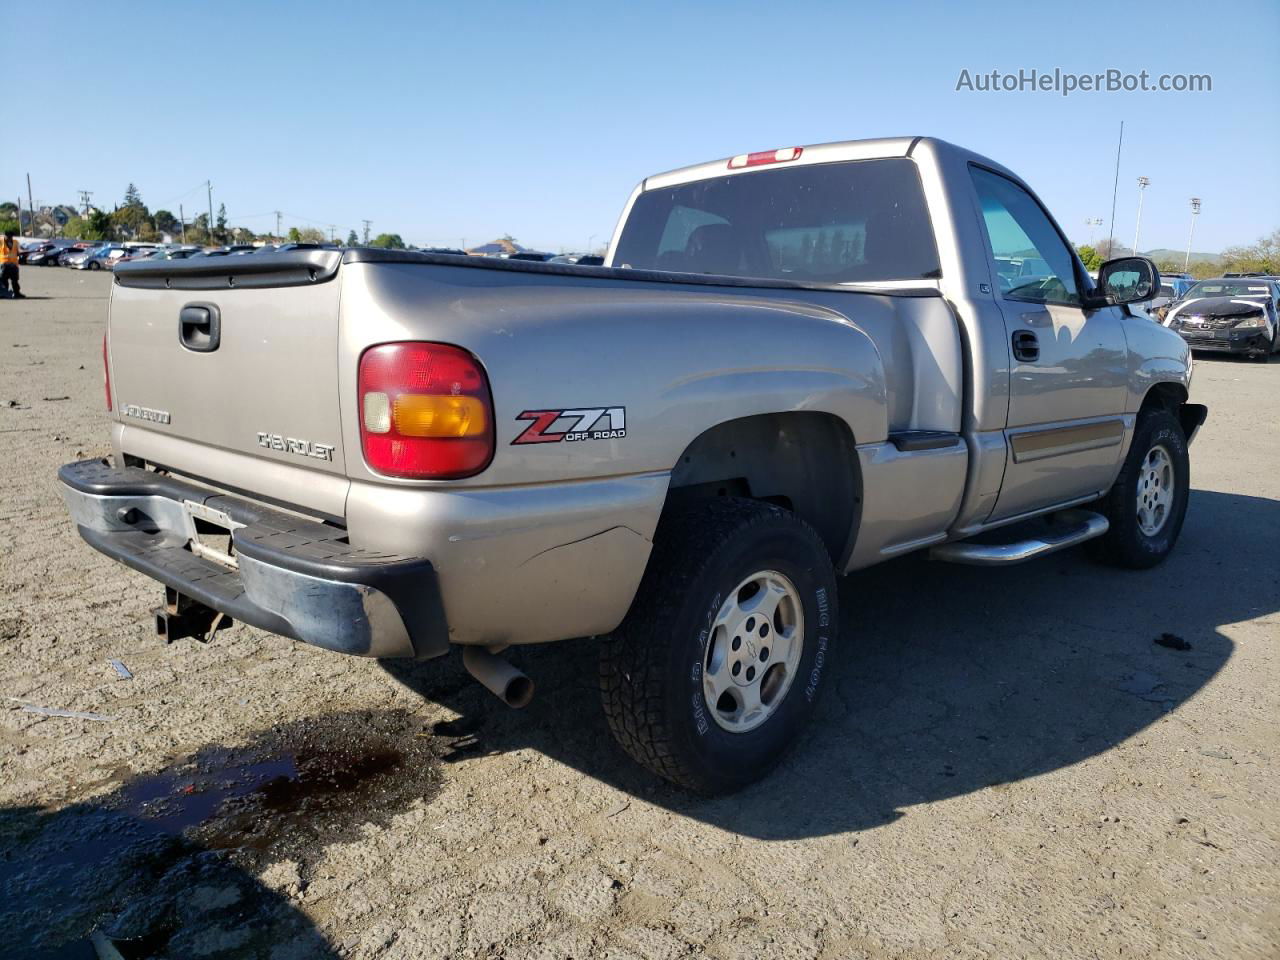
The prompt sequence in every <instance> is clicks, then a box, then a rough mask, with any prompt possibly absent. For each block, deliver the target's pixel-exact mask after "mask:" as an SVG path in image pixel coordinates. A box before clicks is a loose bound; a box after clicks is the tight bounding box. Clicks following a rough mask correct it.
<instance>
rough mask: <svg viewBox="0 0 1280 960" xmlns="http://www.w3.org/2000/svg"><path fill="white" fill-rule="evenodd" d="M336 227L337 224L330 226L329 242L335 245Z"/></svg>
mask: <svg viewBox="0 0 1280 960" xmlns="http://www.w3.org/2000/svg"><path fill="white" fill-rule="evenodd" d="M336 226H337V225H336V224H332V223H331V224H329V242H330V243H333V231H334V229H335V228H336Z"/></svg>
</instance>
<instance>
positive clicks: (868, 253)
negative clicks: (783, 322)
mask: <svg viewBox="0 0 1280 960" xmlns="http://www.w3.org/2000/svg"><path fill="white" fill-rule="evenodd" d="M613 262H614V264H615V265H616V266H619V267H633V268H636V269H644V270H671V271H676V272H680V273H709V274H719V275H722V276H733V277H762V278H768V279H772V280H794V281H798V282H810V283H856V282H879V281H892V280H920V279H934V278H937V277H940V276H941V275H942V271H941V269H940V267H939V264H938V249H937V245H936V244H935V242H934V238H933V228H932V226H931V225H930V223H929V213H928V210H927V208H926V207H925V203H924V193H923V191H922V189H921V187H920V175H919V173H918V172H917V170H916V166H915V164H914V163H913V162H912V161H910V160H907V159H905V158H902V159H886V160H858V161H852V162H847V163H827V164H816V165H813V166H807V167H790V168H774V169H770V170H761V171H754V172H751V173H740V174H734V175H732V176H724V177H717V178H714V179H710V180H699V181H697V182H696V183H688V184H684V185H683V186H678V187H667V188H658V189H654V190H647V191H645V192H644V193H642V194H640V196H639V197H637V198H636V202H635V204H634V206H632V208H631V213H630V215H629V216H628V217H627V221H626V223H625V224H624V226H623V230H622V236H621V238H620V239H619V241H618V249H617V252H616V253H615V254H614V258H613Z"/></svg>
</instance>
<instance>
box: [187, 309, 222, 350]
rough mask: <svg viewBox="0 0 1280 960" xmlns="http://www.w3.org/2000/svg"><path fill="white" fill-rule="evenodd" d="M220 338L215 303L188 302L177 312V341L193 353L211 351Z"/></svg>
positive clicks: (219, 314) (215, 347)
mask: <svg viewBox="0 0 1280 960" xmlns="http://www.w3.org/2000/svg"><path fill="white" fill-rule="evenodd" d="M221 340H222V314H221V313H220V312H219V310H218V305H217V304H216V303H188V304H187V305H186V306H185V307H183V308H182V310H181V311H179V313H178V341H179V342H180V343H181V344H182V345H183V346H184V347H186V348H187V349H188V350H190V351H192V352H193V353H212V352H213V351H214V350H217V349H218V343H219V342H220V341H221Z"/></svg>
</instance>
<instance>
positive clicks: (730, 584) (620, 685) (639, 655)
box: [600, 497, 838, 794]
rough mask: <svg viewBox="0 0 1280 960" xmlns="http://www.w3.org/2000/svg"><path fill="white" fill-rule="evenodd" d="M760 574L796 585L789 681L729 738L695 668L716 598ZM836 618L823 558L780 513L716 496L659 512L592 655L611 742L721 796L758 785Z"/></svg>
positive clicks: (803, 699) (809, 695)
mask: <svg viewBox="0 0 1280 960" xmlns="http://www.w3.org/2000/svg"><path fill="white" fill-rule="evenodd" d="M760 570H770V571H777V572H779V573H781V574H783V575H784V576H785V577H786V578H788V579H789V580H790V581H791V582H792V584H794V586H795V588H796V592H797V594H798V596H799V600H800V605H801V609H802V613H803V624H802V628H801V634H802V636H803V645H802V647H801V652H800V657H799V661H798V665H797V668H796V671H795V674H794V678H793V680H792V681H791V683H790V685H789V686H788V687H787V688H786V689H785V691H784V692H783V693H782V694H780V697H781V699H779V700H778V701H777V703H776V704H775V705H773V706H772V707H771V709H772V713H770V714H769V715H768V716H767V718H766V719H765V720H764V721H763V722H762V723H761V724H760V725H759V726H758V727H755V728H754V729H751V730H749V731H746V732H730V731H729V730H726V729H724V728H722V726H721V725H720V724H719V723H718V721H717V720H716V718H715V717H714V716H713V715H712V713H711V707H710V706H709V705H708V704H707V703H706V697H705V695H704V693H703V686H702V671H703V670H704V669H705V665H706V663H707V656H708V643H709V642H710V640H711V636H710V634H711V628H712V625H713V624H714V622H715V618H716V616H717V613H718V611H719V609H720V607H721V604H722V603H723V602H724V601H725V600H726V599H727V596H726V594H727V593H729V592H731V591H733V590H734V589H735V587H736V585H738V584H740V583H742V582H743V580H744V578H747V577H750V576H752V574H753V573H755V572H756V571H760ZM837 629H838V618H837V611H836V582H835V573H834V571H833V570H832V566H831V559H830V557H829V555H828V553H827V550H826V547H825V546H824V544H823V542H822V540H821V538H819V536H818V535H817V533H815V532H814V530H813V528H812V527H810V526H809V525H808V524H807V523H805V522H804V521H803V520H801V519H800V518H799V517H797V516H796V515H795V514H794V513H792V512H790V511H789V510H785V509H783V508H781V507H778V506H774V505H772V504H769V503H762V502H759V501H754V500H744V499H737V498H729V497H726V498H718V499H715V500H708V501H702V502H700V503H699V504H697V505H695V506H693V507H691V508H688V509H683V510H679V511H676V512H673V513H672V514H671V515H668V516H664V517H663V519H662V521H661V522H660V524H659V526H658V530H657V533H656V535H655V537H654V548H653V553H652V555H651V557H650V560H649V564H648V568H647V570H646V572H645V576H644V579H643V581H642V583H641V585H640V589H639V591H638V592H637V594H636V599H635V601H634V602H633V603H632V606H631V610H630V611H629V613H628V614H627V618H626V620H625V621H624V622H623V623H622V625H621V626H620V627H619V628H618V629H617V630H616V631H615V632H614V633H613V635H612V636H610V637H608V638H607V639H605V640H604V641H603V643H602V647H601V651H600V689H601V694H602V699H603V702H604V712H605V716H606V718H607V719H608V722H609V728H610V730H611V731H612V732H613V735H614V737H615V738H616V739H617V740H618V743H619V744H620V745H621V746H622V748H623V749H624V750H626V752H627V753H628V754H630V755H631V757H633V758H634V759H635V760H636V761H638V762H639V763H641V764H642V765H644V766H645V767H647V768H648V769H649V770H651V771H652V772H654V773H656V774H657V775H658V776H660V777H664V778H666V779H667V780H670V781H672V782H673V783H676V784H679V785H681V786H684V787H687V788H689V789H691V790H695V791H698V792H700V793H707V794H711V793H725V792H729V791H732V790H736V789H738V788H740V787H743V786H745V785H746V784H748V783H751V782H752V781H755V780H758V779H759V778H761V777H763V776H764V775H765V774H766V773H767V772H768V771H769V770H770V769H771V768H772V767H773V766H774V765H775V764H776V763H777V762H778V760H779V759H780V758H781V757H782V755H783V754H784V753H785V752H786V750H787V748H788V747H789V746H790V745H791V744H792V742H793V741H794V740H795V739H796V737H797V736H798V734H799V733H800V731H801V729H802V728H803V727H804V725H805V723H806V722H807V721H808V719H809V717H810V715H811V714H812V713H813V709H814V705H815V703H816V701H817V698H818V694H819V693H820V692H821V689H822V687H823V685H824V683H825V682H826V675H827V673H829V672H830V671H829V669H826V668H827V667H828V666H829V664H830V662H831V656H832V653H833V650H834V646H835V641H836V634H837Z"/></svg>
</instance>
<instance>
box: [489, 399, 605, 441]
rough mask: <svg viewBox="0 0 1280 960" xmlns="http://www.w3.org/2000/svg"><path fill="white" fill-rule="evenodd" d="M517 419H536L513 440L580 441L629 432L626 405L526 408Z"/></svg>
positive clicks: (603, 438)
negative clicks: (570, 408) (550, 408)
mask: <svg viewBox="0 0 1280 960" xmlns="http://www.w3.org/2000/svg"><path fill="white" fill-rule="evenodd" d="M516 419H517V420H532V421H533V422H532V423H530V424H529V426H527V427H525V429H524V432H523V433H521V434H520V436H518V437H516V438H515V439H514V440H512V441H511V442H512V443H513V444H516V443H560V442H561V441H562V440H563V441H565V442H567V443H571V442H573V441H576V440H620V439H621V438H623V437H625V436H626V435H627V408H626V407H579V408H577V409H574V410H525V411H524V412H522V413H519V414H516Z"/></svg>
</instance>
